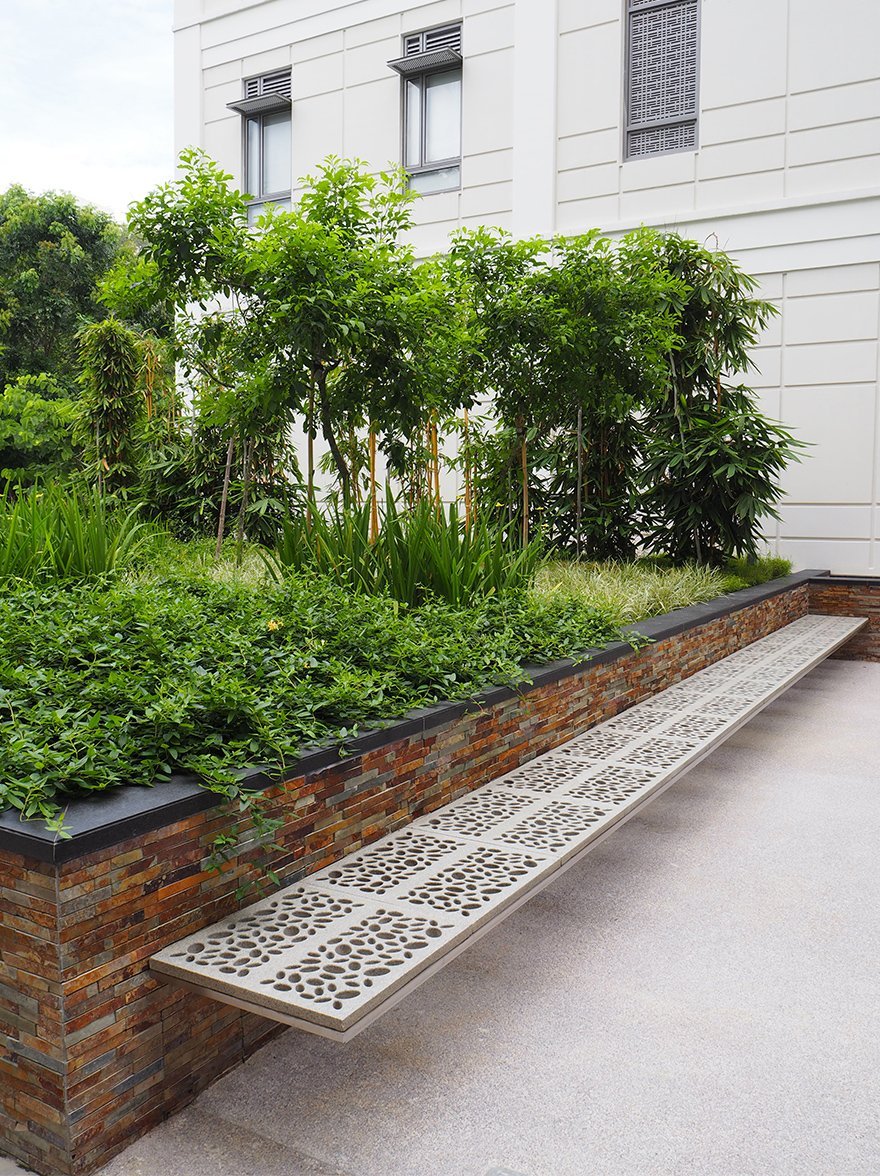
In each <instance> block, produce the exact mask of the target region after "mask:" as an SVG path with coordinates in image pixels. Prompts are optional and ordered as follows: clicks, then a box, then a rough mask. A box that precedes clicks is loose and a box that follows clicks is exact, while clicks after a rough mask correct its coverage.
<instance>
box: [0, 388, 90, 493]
mask: <svg viewBox="0 0 880 1176" xmlns="http://www.w3.org/2000/svg"><path fill="white" fill-rule="evenodd" d="M78 421H79V412H78V408H77V405H76V403H75V401H74V400H72V399H71V397H70V394H69V392H68V390H67V389H66V388H65V387H64V386H63V385H61V384H59V383H58V381H57V380H56V379H55V378H54V377H53V376H49V375H46V374H45V373H41V374H40V375H36V376H27V375H25V376H19V377H18V378H17V379H15V380H13V381H12V383H11V384H7V385H6V387H5V388H4V389H3V391H2V393H0V481H2V482H3V483H15V484H19V485H21V484H28V483H33V482H36V481H39V480H41V479H46V478H51V477H58V476H63V475H65V474H69V473H70V472H71V471H72V470H73V469H74V467H75V460H76V454H77V451H76V447H75V445H74V442H73V432H74V429H75V427H76V425H77V423H78Z"/></svg>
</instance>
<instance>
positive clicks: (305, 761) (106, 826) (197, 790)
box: [0, 569, 880, 864]
mask: <svg viewBox="0 0 880 1176" xmlns="http://www.w3.org/2000/svg"><path fill="white" fill-rule="evenodd" d="M826 578H829V573H828V572H826V571H820V570H816V569H812V570H810V571H804V572H796V573H794V574H793V575H791V576H783V577H781V578H780V579H778V580H771V581H770V582H769V583H767V584H759V585H758V586H757V587H755V588H743V589H741V590H740V591H739V592H732V593H729V594H728V595H726V596H719V597H717V598H716V599H715V600H710V601H708V602H707V603H706V604H694V605H690V606H689V607H688V608H680V609H676V610H675V611H674V612H671V613H665V614H664V615H663V616H660V617H654V618H652V619H651V620H647V621H642V622H640V623H639V624H637V625H630V626H628V628H627V631H628V632H631V633H633V634H638V635H639V636H642V637H646V638H648V639H649V640H650V641H651V642H657V641H663V640H665V639H666V638H669V637H675V636H677V635H678V634H679V633H683V632H685V630H687V629H693V628H696V627H697V626H699V625H704V624H707V623H708V622H709V621H716V620H720V619H721V618H723V617H726V616H730V615H731V614H732V613H735V612H739V611H740V610H741V609H744V608H748V607H749V606H750V605H753V604H759V603H760V602H761V601H764V600H771V599H772V598H773V597H774V596H779V595H780V594H781V593H783V592H788V591H790V590H791V589H793V588H798V587H800V586H801V585H802V584H808V583H810V581H812V580H818V579H823V580H824V579H826ZM833 580H834V582H841V581H842V580H845V581H846V582H850V581H852V582H856V581H857V582H859V583H861V582H863V581H865V580H867V582H871V578H870V577H868V578H859V577H833ZM873 582H876V583H880V580H876V579H875V580H874V581H873ZM631 652H632V646H630V645H629V644H627V643H626V642H625V641H615V642H613V643H612V644H611V645H608V646H606V647H605V648H604V649H590V650H586V651H585V652H584V655H583V657H582V658H580V659H578V660H577V661H573V660H570V659H566V660H564V661H557V662H551V663H549V664H548V665H543V666H524V667H523V672H524V675H525V677H526V679H527V680H526V681H524V682H523V683H522V684H521V685H519V686H516V687H510V686H496V687H493V688H492V689H490V690H487V691H485V692H484V693H483V694H480V695H477V696H476V697H474V698H471V699H468V700H466V701H463V702H440V703H436V704H435V705H434V706H429V707H423V708H421V709H419V710H414V711H410V712H409V714H407V715H404V716H403V717H402V718H401V719H399V720H397V721H392V722H389V723H387V724H385V725H383V726H381V727H378V728H377V729H375V730H370V731H364V732H362V733H361V734H360V735H357V736H355V737H354V738H352V739H349V740H346V741H345V743H344V744H342V745H341V746H340V745H338V744H333V745H330V746H328V745H324V746H317V747H311V748H304V749H303V753H302V755H300V756H299V757H298V758H297V759H296V760H295V761H294V762H293V763H291V764H289V765H288V766H287V768H286V769H285V770H284V771H283V773H277V772H275V773H272V772H270V771H269V770H268V769H265V768H264V769H253V770H251V771H246V772H243V773H242V779H243V780H244V781H245V782H246V783H247V785H248V787H250V788H254V789H260V788H267V787H269V785H270V784H273V783H283V782H286V781H288V780H294V779H296V778H297V777H300V776H306V775H311V774H313V773H314V772H319V771H322V770H324V769H326V768H329V767H331V766H334V765H338V764H340V763H341V762H345V761H346V760H347V761H348V762H349V763H350V764H351V765H352V767H355V766H356V765H357V762H358V760H359V759H360V758H361V756H363V755H364V754H366V753H367V752H369V751H375V750H376V749H378V748H380V747H383V746H385V745H386V744H390V743H395V742H397V741H398V740H400V739H409V738H412V737H413V736H418V735H427V734H428V733H429V732H431V731H433V730H436V729H437V728H438V727H442V726H445V725H446V724H447V723H451V722H454V721H455V720H456V719H458V718H460V717H461V716H462V715H465V714H468V713H470V712H473V711H477V710H482V709H487V708H489V707H492V706H495V705H497V704H498V703H501V702H506V701H508V700H509V699H511V698H515V697H517V696H518V695H522V694H527V693H528V692H529V691H531V690H535V689H537V688H538V687H540V686H546V685H549V684H552V683H553V682H559V681H562V680H563V679H565V678H568V677H571V676H572V675H573V674H577V673H578V672H580V670H581V669H582V668H583V666H584V663H585V662H589V663H590V665H597V664H598V665H601V664H604V663H608V662H613V661H616V660H617V659H618V658H621V657H623V656H625V655H626V654H628V653H631ZM222 803H223V798H222V797H221V796H219V795H218V794H217V793H214V792H210V791H208V789H206V788H204V787H203V786H201V785H200V784H199V782H198V780H197V779H196V778H195V777H194V776H175V777H173V778H172V779H171V780H167V781H162V782H160V783H158V784H156V785H154V786H153V787H151V788H144V787H136V786H132V787H129V788H113V789H108V791H107V792H97V793H92V794H90V795H89V796H83V797H76V798H75V799H73V800H71V801H70V803H69V804H68V806H67V809H66V813H65V818H64V826H65V829H66V830H67V832H68V833H69V834H70V836H69V837H59V835H58V834H57V833H54V832H52V831H51V830H50V829H47V828H46V826H45V824H44V822H42V821H39V820H31V821H22V820H21V819H20V818H19V816H18V813H17V812H15V811H13V810H7V811H6V812H4V813H0V850H6V851H8V852H11V853H18V854H23V855H24V856H26V857H30V858H36V859H37V860H38V861H43V862H51V863H55V864H58V863H61V862H68V861H72V860H75V859H76V858H79V857H82V856H83V855H85V854H87V853H92V852H94V851H95V850H101V849H108V848H109V847H111V846H113V845H116V844H118V843H119V842H120V841H124V840H126V839H128V838H130V837H137V836H139V835H141V834H144V833H149V832H152V831H153V830H154V829H159V828H162V827H163V826H165V825H170V824H173V823H174V822H175V821H179V820H181V819H182V818H183V817H188V816H190V815H191V814H192V813H197V812H202V811H204V810H205V809H209V808H213V807H215V806H216V805H219V804H222Z"/></svg>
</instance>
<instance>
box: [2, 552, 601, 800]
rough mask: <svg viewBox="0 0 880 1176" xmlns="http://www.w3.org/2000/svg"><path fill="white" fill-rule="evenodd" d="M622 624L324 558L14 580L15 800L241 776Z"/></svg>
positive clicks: (5, 720)
mask: <svg viewBox="0 0 880 1176" xmlns="http://www.w3.org/2000/svg"><path fill="white" fill-rule="evenodd" d="M221 633H222V634H223V640H222V641H220V640H218V634H221ZM615 637H617V630H616V628H615V626H614V625H613V624H612V623H611V622H610V621H609V620H608V618H607V617H605V616H604V615H603V614H602V613H601V612H599V611H597V610H596V609H594V608H592V607H590V606H588V605H584V604H582V603H579V602H577V601H572V600H559V601H557V600H535V601H532V600H530V599H528V598H523V597H512V598H492V599H488V600H484V601H481V602H479V603H477V604H476V605H474V606H472V607H469V608H467V609H456V608H452V607H450V606H449V605H446V604H444V603H441V602H439V601H431V602H429V603H425V604H424V605H422V606H421V607H419V608H415V609H410V608H407V607H406V606H405V605H402V604H400V603H399V602H398V601H395V600H392V599H391V598H390V597H385V596H363V595H360V594H358V593H351V592H349V591H348V590H347V589H345V588H343V587H340V586H339V585H336V584H333V583H331V582H330V581H328V580H327V579H325V578H323V577H320V576H316V575H315V574H314V573H312V574H309V575H308V576H303V577H297V576H294V577H291V578H289V579H285V581H284V582H283V584H280V585H277V586H275V587H266V586H263V587H261V588H260V589H252V588H247V587H244V586H241V585H227V584H218V583H215V582H212V581H210V580H209V579H207V578H197V577H189V578H180V577H176V578H171V579H169V580H167V581H164V582H163V581H156V582H153V583H150V584H147V585H144V584H137V583H129V582H124V581H120V582H118V583H115V584H110V585H108V586H104V587H102V588H100V589H96V588H94V587H93V586H92V587H85V586H83V587H76V586H74V587H69V586H68V587H63V588H62V587H54V586H51V585H46V584H42V585H37V584H27V583H20V584H13V585H10V586H8V588H7V591H6V592H5V593H3V595H2V596H0V780H2V783H0V808H7V807H13V808H16V809H19V810H20V811H22V812H23V813H24V814H25V815H27V816H31V815H42V816H44V817H46V816H48V817H52V816H53V815H57V812H58V808H59V806H63V804H64V802H65V798H67V797H69V796H74V795H78V794H82V793H84V792H92V791H103V790H105V789H108V788H114V787H118V786H120V785H135V784H140V785H148V784H152V783H154V782H155V781H157V780H161V779H163V778H165V777H167V776H168V775H169V774H170V773H172V772H174V771H193V772H196V773H198V774H200V775H201V776H202V777H203V778H204V779H205V780H206V781H208V782H209V783H213V784H214V785H215V786H217V787H221V788H222V787H228V786H229V785H230V782H232V781H234V780H235V778H236V770H237V769H241V768H242V767H243V766H245V765H247V764H257V765H259V764H267V765H273V764H274V765H279V764H281V763H283V762H286V761H289V760H290V759H291V758H292V757H294V756H295V755H296V754H297V753H298V751H299V750H300V749H301V748H302V746H303V744H305V743H310V742H313V741H315V740H325V739H330V740H332V739H339V738H344V737H345V736H346V735H349V734H351V733H352V732H353V731H355V730H356V729H359V728H362V727H364V726H370V725H373V724H375V723H377V722H381V721H383V720H389V719H393V718H395V717H397V716H400V715H402V714H404V713H405V712H406V711H407V710H409V709H410V708H413V707H417V706H425V705H429V704H431V703H434V702H437V701H439V700H441V699H446V698H453V699H457V698H466V697H469V696H470V695H472V694H474V693H475V692H477V691H479V690H481V689H483V688H486V687H488V686H490V685H493V684H499V683H509V684H513V683H516V682H520V681H522V678H523V671H522V669H521V666H522V664H523V663H531V664H534V663H537V662H541V661H549V660H553V659H555V658H558V657H563V656H567V655H575V654H577V653H578V652H579V651H583V650H585V649H587V648H589V647H594V646H596V645H602V644H604V643H606V642H607V641H609V640H612V639H614V638H615Z"/></svg>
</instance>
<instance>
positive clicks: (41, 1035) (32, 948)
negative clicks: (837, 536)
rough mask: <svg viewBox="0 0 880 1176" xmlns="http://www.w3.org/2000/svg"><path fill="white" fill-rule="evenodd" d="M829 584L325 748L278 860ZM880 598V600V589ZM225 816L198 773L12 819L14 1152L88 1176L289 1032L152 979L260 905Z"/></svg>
mask: <svg viewBox="0 0 880 1176" xmlns="http://www.w3.org/2000/svg"><path fill="white" fill-rule="evenodd" d="M813 581H815V584H816V586H815V588H814V587H813ZM833 583H835V582H834V581H829V580H828V579H827V578H826V577H824V576H823V574H822V573H817V572H805V573H800V574H798V575H795V576H789V577H786V578H785V579H783V580H778V581H774V582H773V583H771V584H767V585H763V586H761V587H759V588H752V589H746V590H744V591H742V592H738V593H735V594H733V595H731V596H727V597H722V598H720V599H719V600H717V601H713V602H710V603H709V604H705V605H699V606H695V607H693V608H688V609H682V610H679V611H677V612H675V613H671V614H668V615H667V616H665V617H661V618H657V619H656V620H653V621H648V622H644V623H643V624H641V625H639V626H636V628H638V630H639V632H641V633H643V634H645V635H646V636H648V637H650V638H652V640H653V642H654V643H653V644H652V645H650V646H648V647H646V648H644V649H641V650H638V651H634V650H632V649H631V648H630V647H629V646H627V645H623V644H619V645H615V646H612V647H610V648H608V649H605V650H602V651H599V652H597V653H596V654H595V655H594V656H593V657H592V658H591V659H590V660H589V661H586V662H581V663H578V664H573V663H571V662H561V663H557V664H555V665H552V666H547V667H542V668H540V669H537V670H535V671H534V673H533V675H532V677H533V682H532V684H531V685H530V686H528V687H526V688H523V689H520V690H518V691H513V690H508V689H498V690H493V691H490V692H488V693H487V694H486V695H484V696H483V697H481V698H479V699H476V700H474V701H473V702H470V703H465V704H454V705H441V706H437V707H432V708H430V709H428V710H426V711H423V712H418V713H414V714H411V715H408V716H406V718H404V719H403V720H402V721H401V722H399V723H395V724H393V725H391V726H389V727H388V728H386V729H384V730H382V731H377V732H370V733H367V734H365V735H363V736H361V737H360V738H359V739H356V740H353V741H351V743H349V744H348V745H347V746H346V748H345V755H344V756H343V757H340V753H339V750H338V749H336V748H333V749H327V748H324V749H317V750H314V751H312V752H310V753H309V754H307V755H304V756H303V758H302V759H301V760H300V761H298V762H297V763H296V764H295V765H292V767H291V769H290V770H289V771H288V772H287V773H286V776H285V779H284V781H282V782H279V783H272V782H270V781H269V780H268V779H265V778H258V780H259V782H262V783H264V784H265V785H266V787H267V797H268V799H269V801H270V806H271V810H272V815H276V814H277V815H279V816H281V817H283V819H284V822H285V824H284V828H283V830H282V831H281V833H280V834H279V835H278V841H279V842H280V844H281V846H282V849H281V850H280V851H279V852H278V853H277V854H275V855H274V856H273V860H272V863H271V864H272V868H273V869H274V870H275V871H276V872H277V873H278V874H279V875H280V877H281V878H282V880H283V881H284V882H291V881H294V880H296V879H299V878H302V877H304V876H305V875H307V874H311V873H313V872H314V871H316V870H318V869H320V868H322V867H323V866H326V865H329V864H330V863H332V862H334V861H337V860H339V859H340V858H342V857H344V856H345V855H346V854H348V853H350V852H353V851H354V850H356V849H359V848H361V846H363V845H365V844H368V843H369V842H371V841H373V840H375V839H376V838H378V837H380V836H382V835H383V834H385V833H387V832H390V831H392V830H395V829H400V828H402V827H403V826H405V825H406V824H408V823H409V822H410V821H412V820H413V819H415V818H416V817H418V816H421V815H423V814H424V813H427V812H430V811H432V810H433V809H436V808H438V807H440V806H441V805H444V804H446V803H448V802H449V801H450V800H453V799H455V798H456V797H458V796H461V795H463V794H464V793H466V792H468V791H470V790H471V789H473V788H475V787H478V786H479V785H481V784H484V783H486V782H487V781H488V780H490V779H493V778H495V777H496V776H498V775H501V774H502V773H504V772H507V771H509V770H511V769H512V768H515V767H517V766H518V765H519V764H522V763H525V762H527V761H528V760H530V759H532V758H533V757H534V756H535V755H538V754H540V753H542V752H544V751H548V750H550V749H551V748H553V747H555V746H558V745H559V744H560V743H563V742H566V741H567V740H569V739H570V738H572V737H573V736H574V735H575V734H577V733H578V732H581V731H583V730H585V729H586V728H588V727H590V726H592V725H594V724H595V723H597V722H600V721H602V720H603V719H607V718H609V717H611V716H613V715H615V714H617V713H619V712H620V711H622V710H624V709H626V708H627V707H629V706H631V705H633V704H634V703H635V702H638V701H639V700H641V699H644V698H646V697H648V696H649V695H651V694H653V693H655V692H656V691H658V690H661V689H664V688H666V687H668V686H671V685H673V684H674V683H675V682H677V681H680V680H681V679H683V678H686V677H688V676H690V675H691V674H692V673H694V672H696V671H697V670H699V669H702V668H704V667H705V666H707V665H710V664H712V663H713V662H714V661H717V660H718V659H719V658H721V657H724V656H726V655H727V654H730V653H732V652H734V651H735V650H737V649H740V648H742V647H743V646H745V645H748V644H750V643H751V642H752V641H754V640H756V639H757V638H759V637H761V636H764V635H766V634H768V633H771V632H773V631H774V630H776V629H778V628H780V627H781V626H782V625H785V624H788V623H789V622H791V621H793V620H796V619H797V618H798V617H800V616H803V615H805V614H806V613H807V612H808V611H809V609H810V595H811V592H815V593H816V598H815V611H817V612H834V613H837V614H847V611H848V610H847V608H846V607H844V606H843V605H842V604H841V602H840V600H839V599H835V600H834V602H833V605H832V604H829V605H828V607H825V603H826V601H825V598H824V597H823V596H822V592H823V591H824V590H825V589H826V588H827V587H828V586H829V585H831V584H833ZM865 591H867V589H865ZM872 592H873V593H875V594H876V595H874V596H872V598H871V599H872V600H874V601H875V605H874V607H875V610H876V601H877V600H878V599H880V581H874V587H873V589H872ZM855 615H858V614H855ZM861 615H865V614H864V613H863V614H861ZM857 640H860V639H857ZM230 823H231V818H230V816H229V815H228V814H227V813H226V812H225V811H224V810H223V809H222V808H220V807H218V804H217V798H216V797H214V796H213V795H211V794H209V793H206V792H205V791H204V790H202V789H200V788H199V787H198V785H197V783H196V782H195V781H191V780H176V781H172V782H171V783H169V784H166V785H161V786H158V787H156V788H155V789H148V790H147V789H127V790H121V791H117V792H115V793H112V794H110V795H108V796H105V797H94V798H88V799H85V800H82V801H77V802H75V803H74V804H72V805H71V808H70V811H69V814H68V825H69V826H70V828H71V830H72V832H73V837H72V838H71V839H70V840H65V841H61V840H58V839H57V838H54V837H53V836H52V835H51V834H49V833H47V832H46V831H45V829H43V828H41V827H40V826H39V825H34V824H29V825H23V824H22V823H21V822H19V821H18V820H17V819H16V818H15V817H14V816H12V815H10V814H6V815H4V816H3V817H0V871H2V874H0V877H2V885H3V917H2V922H0V1044H2V1060H0V1066H2V1082H0V1149H2V1150H6V1151H7V1152H9V1153H10V1154H12V1155H14V1156H16V1157H18V1158H20V1159H21V1160H23V1161H24V1162H26V1163H28V1164H30V1165H31V1166H32V1167H35V1168H36V1169H37V1170H38V1171H39V1172H42V1173H46V1174H47V1176H48V1174H50V1173H51V1174H60V1173H64V1174H73V1173H88V1172H90V1171H92V1170H94V1169H95V1168H96V1167H98V1166H99V1165H100V1164H102V1163H104V1162H106V1160H107V1159H109V1157H110V1156H112V1155H113V1154H114V1153H115V1152H117V1151H119V1150H120V1149H121V1148H122V1147H123V1146H125V1145H126V1144H127V1143H130V1142H131V1140H132V1139H133V1138H135V1137H136V1136H137V1135H138V1134H141V1133H142V1132H144V1131H146V1130H148V1129H149V1128H150V1127H152V1126H153V1125H155V1124H156V1123H157V1122H159V1121H160V1120H161V1119H162V1118H164V1117H166V1116H167V1115H168V1114H170V1113H172V1112H173V1111H176V1110H179V1109H180V1108H181V1107H182V1106H184V1105H185V1104H186V1103H187V1102H188V1101H190V1100H191V1099H192V1098H193V1097H194V1096H195V1095H196V1094H197V1093H198V1092H199V1091H200V1090H202V1089H203V1088H204V1087H205V1086H206V1085H207V1084H208V1083H209V1082H211V1081H212V1080H213V1079H214V1078H216V1077H217V1076H219V1075H220V1074H222V1073H223V1072H224V1071H226V1070H228V1069H229V1068H231V1067H232V1066H234V1065H236V1064H237V1063H238V1062H240V1061H241V1060H243V1059H244V1058H245V1057H246V1056H247V1055H248V1054H249V1053H251V1052H252V1051H253V1050H254V1049H255V1048H257V1046H259V1045H260V1044H262V1043H263V1042H265V1041H266V1040H268V1038H269V1037H271V1036H272V1035H273V1034H275V1033H277V1032H279V1031H280V1029H279V1026H277V1025H274V1024H272V1023H271V1022H267V1021H265V1020H263V1019H261V1018H260V1017H257V1016H255V1015H253V1014H250V1013H244V1012H241V1011H239V1010H237V1009H235V1008H232V1007H229V1006H223V1005H220V1004H217V1003H215V1002H213V1001H210V1000H206V999H205V998H203V997H200V996H196V995H193V994H191V993H187V992H185V991H181V990H175V989H173V988H170V987H168V986H165V985H163V984H161V983H160V982H159V981H157V979H156V978H155V977H154V976H151V975H150V973H149V971H148V962H149V959H150V957H151V956H152V955H153V954H155V953H156V952H157V951H158V950H160V949H161V948H162V947H164V946H165V945H167V944H170V943H173V942H175V941H176V940H179V939H181V938H182V937H184V936H186V935H188V934H191V933H193V932H195V931H197V930H199V929H200V928H202V927H205V926H206V925H208V924H210V923H213V922H215V921H216V920H217V919H220V918H222V917H223V916H224V915H226V914H228V913H230V912H232V911H234V910H235V909H237V907H238V906H240V905H242V903H243V902H247V901H251V899H250V898H247V899H244V900H240V899H238V898H237V897H236V889H237V888H238V887H239V886H240V885H241V884H242V883H243V882H246V881H249V880H250V881H253V880H256V879H257V878H259V876H260V869H261V867H260V865H259V859H260V857H261V851H260V849H259V848H258V847H255V846H254V845H253V844H250V845H249V846H248V845H247V844H246V845H245V847H244V848H243V850H242V852H241V853H240V854H239V855H238V857H237V858H236V859H235V861H234V862H233V863H232V864H231V865H230V867H229V868H228V869H227V870H225V871H224V872H223V873H222V874H220V875H217V874H215V873H211V872H209V871H208V870H207V869H206V858H207V856H208V854H209V852H210V846H211V843H212V841H213V839H214V837H215V836H216V835H217V833H218V832H220V831H221V830H223V829H227V828H228V827H229V825H230Z"/></svg>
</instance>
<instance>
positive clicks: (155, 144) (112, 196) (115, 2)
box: [0, 0, 174, 217]
mask: <svg viewBox="0 0 880 1176" xmlns="http://www.w3.org/2000/svg"><path fill="white" fill-rule="evenodd" d="M172 9H173V0H122V2H120V0H2V3H0V45H3V66H4V68H3V70H2V71H0V107H2V110H3V112H4V117H3V121H2V124H0V191H2V190H4V189H6V188H7V187H8V186H9V185H10V184H13V183H19V184H23V185H24V186H25V187H26V188H30V189H31V190H33V191H45V190H47V189H58V190H60V191H68V192H73V193H74V195H76V196H77V197H78V198H80V199H81V200H85V201H88V202H89V203H92V204H97V205H98V206H99V207H101V208H106V209H108V210H109V211H110V212H112V213H114V215H116V216H119V217H121V216H123V215H124V212H125V209H126V207H127V205H128V204H129V203H130V202H131V201H132V200H136V199H138V198H139V197H140V196H142V195H143V194H144V193H145V192H146V191H147V190H148V189H149V188H151V187H153V186H154V185H155V184H157V183H160V182H161V181H162V180H165V179H168V178H169V177H170V176H171V174H172V173H173V168H174V159H173V37H172V32H171V27H172V18H173V11H172Z"/></svg>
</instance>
